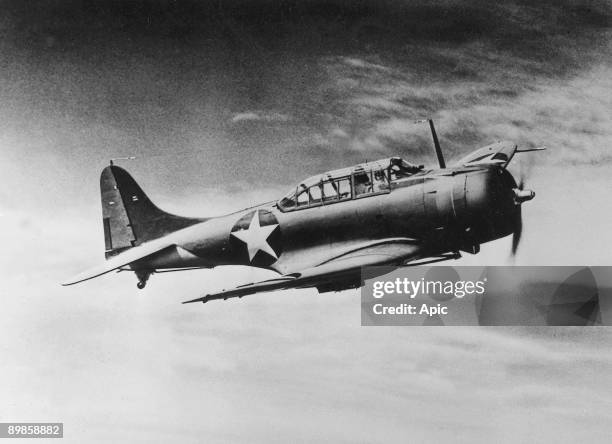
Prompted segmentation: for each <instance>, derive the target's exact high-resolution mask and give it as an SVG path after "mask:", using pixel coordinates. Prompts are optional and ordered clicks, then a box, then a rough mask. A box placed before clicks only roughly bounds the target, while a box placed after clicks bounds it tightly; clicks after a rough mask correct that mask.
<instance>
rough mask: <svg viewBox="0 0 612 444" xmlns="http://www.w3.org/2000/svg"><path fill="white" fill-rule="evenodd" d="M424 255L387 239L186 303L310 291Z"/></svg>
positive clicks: (413, 245)
mask: <svg viewBox="0 0 612 444" xmlns="http://www.w3.org/2000/svg"><path fill="white" fill-rule="evenodd" d="M420 252H421V245H420V243H419V242H418V241H416V240H414V239H408V238H393V239H386V240H383V241H380V242H377V243H375V244H369V245H368V246H365V247H361V248H358V249H355V250H352V251H349V252H345V253H343V254H342V255H339V256H336V257H334V258H332V259H330V260H328V261H325V262H323V263H322V264H319V265H317V266H316V267H312V268H307V269H305V270H302V271H300V272H296V273H289V274H285V275H280V276H279V277H277V278H273V279H268V280H265V281H260V282H253V283H250V284H245V285H240V286H238V287H235V288H231V289H228V290H223V291H220V292H218V293H210V294H207V295H205V296H202V297H200V298H197V299H193V300H190V301H185V302H183V304H189V303H193V302H202V303H206V302H208V301H212V300H215V299H229V298H235V297H239V298H240V297H243V296H247V295H250V294H254V293H260V292H267V291H274V290H287V289H290V288H308V287H314V286H316V284H320V283H325V282H328V281H333V280H337V279H339V278H343V277H347V276H354V275H357V274H358V273H361V268H362V267H367V266H377V265H401V264H402V263H403V262H405V261H406V260H410V259H414V258H416V257H417V256H418V255H419V254H420Z"/></svg>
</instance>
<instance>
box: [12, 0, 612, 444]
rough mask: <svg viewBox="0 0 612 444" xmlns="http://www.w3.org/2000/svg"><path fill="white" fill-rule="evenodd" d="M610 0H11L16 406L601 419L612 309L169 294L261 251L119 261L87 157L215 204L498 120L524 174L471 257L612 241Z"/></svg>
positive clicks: (495, 133)
mask: <svg viewBox="0 0 612 444" xmlns="http://www.w3.org/2000/svg"><path fill="white" fill-rule="evenodd" d="M611 24H612V3H610V2H609V1H589V2H587V1H580V0H562V1H540V2H533V3H532V2H527V1H519V0H514V1H507V2H496V3H495V4H491V3H490V2H485V1H473V2H467V1H466V2H463V1H461V2H460V1H456V0H439V1H433V2H432V1H408V0H406V1H399V0H388V1H357V2H342V1H331V2H321V1H314V0H307V1H300V2H298V1H297V0H295V1H283V2H276V1H271V0H269V1H264V0H260V1H251V2H247V1H229V2H188V1H186V2H175V1H155V2H154V1H149V2H146V1H136V2H127V3H126V2H106V1H105V2H102V1H98V2H77V1H53V2H42V1H41V2H32V3H28V4H27V5H26V4H23V3H22V2H17V1H4V2H3V14H2V17H0V152H1V153H2V159H3V160H2V162H0V177H2V178H3V181H4V183H5V186H4V187H2V188H1V189H0V241H1V242H2V247H3V251H4V252H3V254H2V255H1V256H0V270H1V271H0V273H1V277H2V286H3V291H2V298H3V305H2V309H1V310H0V354H1V356H2V359H1V360H0V376H1V378H0V399H1V400H2V401H1V402H0V420H1V421H9V420H14V421H58V422H60V421H61V422H64V423H65V437H66V438H65V440H67V441H68V442H83V441H92V442H101V441H105V442H107V441H109V440H115V441H116V440H122V441H130V442H168V441H170V440H176V441H178V440H180V441H181V442H199V441H202V440H206V441H211V442H219V441H222V442H239V441H241V442H244V441H245V440H248V441H251V442H270V441H278V442H286V441H287V440H292V441H293V440H300V441H307V442H312V441H315V440H317V441H321V440H326V441H337V442H354V441H363V442H400V441H402V442H405V441H406V440H407V439H411V440H419V441H440V440H450V439H453V440H459V441H466V442H467V441H470V442H480V441H486V442H490V441H491V440H495V441H499V442H516V441H517V440H522V441H527V440H529V441H549V440H551V439H552V438H555V439H556V440H560V441H567V442H575V441H577V440H581V441H582V440H593V441H596V442H597V441H604V440H605V439H606V438H607V437H608V436H610V433H612V430H611V429H612V426H611V425H610V423H609V421H607V417H606V413H607V412H608V411H609V409H610V407H612V397H610V395H609V392H610V390H609V387H610V386H611V384H612V379H611V376H610V375H612V371H611V370H612V362H611V359H612V358H611V356H612V353H610V352H611V351H612V350H611V347H610V345H609V344H610V342H611V339H612V337H611V336H612V335H611V334H610V332H609V330H608V329H607V328H591V329H580V328H541V329H533V328H519V327H517V328H450V327H448V328H435V329H434V328H415V327H411V328H408V327H388V328H387V327H380V328H372V327H368V328H366V327H361V326H360V304H359V293H358V292H357V291H345V292H341V293H327V294H322V295H318V294H317V293H316V291H314V290H299V291H287V292H277V293H269V294H261V295H255V296H250V297H248V298H244V299H242V300H239V301H238V300H229V301H226V302H223V301H217V302H212V303H209V304H206V305H204V306H193V305H181V304H180V302H181V301H183V300H187V299H193V298H195V297H198V296H200V295H201V294H203V293H205V292H208V291H214V290H216V289H220V288H222V287H224V286H226V285H227V284H228V282H231V283H235V284H239V283H244V282H250V281H252V280H253V279H259V278H264V277H267V276H269V274H268V272H265V271H252V270H248V269H246V268H239V267H230V268H229V269H217V270H202V271H186V272H181V273H172V274H158V275H154V276H153V277H152V278H151V280H150V281H149V283H148V285H147V288H146V289H145V290H143V291H138V290H137V289H136V286H135V284H136V279H135V277H134V276H132V275H129V274H127V273H120V274H112V275H107V276H104V277H101V278H99V279H96V280H93V281H90V282H87V283H84V284H82V285H79V286H74V287H69V288H63V287H60V285H59V283H60V282H62V281H64V280H65V279H66V278H67V277H70V276H72V275H73V274H75V273H77V272H79V271H82V270H83V269H85V268H88V267H89V266H92V265H96V264H98V263H99V262H100V261H102V260H103V245H104V244H103V233H102V228H101V221H100V217H101V210H100V202H99V199H100V197H99V174H100V172H101V170H102V169H103V168H104V166H105V165H107V164H108V161H109V159H111V158H113V157H121V156H136V158H137V159H136V160H134V161H119V162H118V163H120V164H121V165H122V166H124V167H125V168H127V169H128V170H129V171H130V172H131V173H132V174H133V176H134V177H135V178H136V180H137V181H138V182H139V184H140V185H141V186H142V187H143V189H144V190H145V191H146V192H147V194H148V195H149V196H150V197H151V198H152V200H153V201H154V202H156V204H158V205H159V206H160V207H162V208H163V209H165V210H168V211H171V212H175V213H178V214H185V215H197V216H214V215H219V214H223V213H226V212H230V211H234V210H237V209H240V208H243V207H246V206H249V205H252V204H255V203H259V202H265V201H268V200H271V199H275V198H277V197H280V196H282V195H283V194H284V192H285V191H286V190H287V189H289V188H290V187H291V186H293V185H295V183H296V182H297V181H298V180H300V179H301V178H304V177H306V176H309V175H312V174H316V173H320V172H322V171H325V170H329V169H335V168H340V167H344V166H348V165H352V164H355V163H358V162H361V161H364V160H372V159H376V158H381V157H388V156H392V155H399V156H402V157H404V158H406V159H407V160H409V161H412V162H415V163H425V164H426V165H433V164H434V162H435V157H434V154H433V150H432V147H431V140H430V134H429V132H428V128H427V127H426V126H423V125H420V124H414V123H413V122H414V120H416V119H422V118H428V117H431V118H433V119H434V120H435V122H436V128H437V130H438V135H439V137H440V141H441V144H442V146H443V149H444V152H445V153H446V156H447V158H448V159H449V160H450V161H451V162H452V160H454V159H455V160H456V159H458V158H460V157H461V156H463V155H465V154H467V153H469V152H470V151H471V150H473V149H476V148H478V147H479V146H483V145H486V144H488V143H491V142H494V141H496V140H500V139H510V140H514V141H516V142H517V143H518V144H519V145H520V146H522V147H536V146H542V145H545V146H547V151H546V152H544V153H536V154H523V155H520V156H523V157H519V155H517V158H516V159H515V160H513V162H512V164H511V166H510V169H511V170H512V172H513V173H515V174H516V175H517V176H519V175H524V176H525V178H526V183H527V185H528V186H529V187H530V188H533V189H534V190H535V191H536V194H537V195H536V198H535V199H534V200H533V201H531V202H528V203H527V204H525V206H524V208H523V214H524V233H523V239H522V243H521V246H520V248H519V250H518V254H517V256H516V257H515V258H514V259H511V258H510V257H509V252H510V239H502V240H500V241H497V242H494V243H491V244H487V245H484V246H483V247H482V251H481V253H480V254H479V255H476V256H468V257H466V258H464V259H462V260H461V261H460V262H457V263H456V264H465V265H483V264H500V265H501V264H509V263H514V264H517V265H609V264H610V259H609V258H610V253H609V249H608V248H607V245H610V243H611V241H612V234H611V231H610V230H609V225H610V222H611V219H612V212H611V211H610V206H609V201H610V199H609V190H610V189H611V187H610V185H612V179H610V174H609V172H610V167H611V166H612V156H611V155H610V151H609V147H610V145H611V142H612V114H611V113H610V109H611V107H612V95H611V93H610V91H612V80H611V79H612V66H611V64H612V63H611V60H612V59H611V57H610V56H611V55H612V48H611V42H612V39H611V37H612V33H611Z"/></svg>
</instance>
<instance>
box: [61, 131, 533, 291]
mask: <svg viewBox="0 0 612 444" xmlns="http://www.w3.org/2000/svg"><path fill="white" fill-rule="evenodd" d="M428 122H429V125H430V129H431V133H432V137H433V142H434V148H435V152H436V155H437V158H438V163H439V168H436V169H426V168H425V167H424V166H423V165H413V164H411V163H409V162H407V161H405V160H403V159H401V158H399V157H392V158H387V159H382V160H377V161H374V162H366V163H363V164H360V165H356V166H353V167H349V168H343V169H338V170H334V171H328V172H326V173H323V174H318V175H316V176H312V177H310V178H308V179H306V180H304V181H302V182H300V183H299V184H297V185H296V186H294V187H292V188H291V189H290V190H289V192H288V193H287V194H286V195H285V196H284V197H282V198H280V199H279V200H278V201H274V202H268V203H264V204H261V205H257V206H254V207H251V208H246V209H243V210H240V211H237V212H235V213H231V214H228V215H225V216H220V217H212V218H192V217H181V216H176V215H174V214H169V213H166V212H164V211H162V210H160V209H159V208H158V207H157V206H156V205H155V204H153V202H151V200H150V199H149V198H148V197H147V195H146V194H145V193H144V192H143V191H142V189H141V188H140V187H139V186H138V184H137V183H136V182H135V181H134V179H133V178H132V176H130V174H129V173H128V172H127V171H126V170H124V169H123V168H120V167H119V166H116V165H114V164H113V162H112V161H111V164H110V165H109V166H107V167H106V168H104V170H103V171H102V175H101V178H100V187H101V193H102V213H103V219H102V222H103V227H104V239H105V244H106V253H105V254H106V259H107V260H106V262H105V263H103V264H102V265H100V266H98V267H95V268H93V269H91V270H88V271H85V272H84V273H81V274H79V275H78V276H75V277H74V278H73V279H71V280H70V281H68V282H66V283H64V284H63V285H72V284H76V283H78V282H82V281H85V280H88V279H92V278H94V277H97V276H100V275H103V274H105V273H109V272H111V271H114V270H118V271H125V270H131V271H133V272H135V273H136V276H137V278H138V288H144V286H145V284H146V282H147V280H148V278H149V276H150V275H151V274H152V273H154V272H162V271H178V270H182V269H191V268H213V267H217V266H220V265H247V266H252V267H261V268H266V269H270V270H273V271H275V272H277V273H278V276H277V277H275V278H273V279H268V280H264V281H260V282H254V283H250V284H246V285H240V286H237V287H234V288H229V289H226V290H223V291H220V292H216V293H209V294H206V295H204V296H202V297H199V298H197V299H194V300H191V301H186V303H189V302H207V301H210V300H213V299H228V298H233V297H239V298H240V297H243V296H246V295H249V294H254V293H258V292H264V291H272V290H281V289H289V288H308V287H315V288H316V289H317V290H318V291H319V292H321V293H323V292H329V291H341V290H345V289H350V288H358V287H360V286H361V285H362V284H363V280H362V276H361V270H362V268H363V267H367V266H376V265H388V266H398V267H399V266H403V265H415V264H417V265H418V264H424V263H430V262H436V261H442V260H449V259H457V258H459V257H461V253H460V252H461V251H463V252H468V253H471V254H476V253H478V252H479V250H480V245H481V244H482V243H485V242H489V241H492V240H495V239H499V238H502V237H505V236H508V235H510V234H512V235H513V247H512V249H513V252H514V251H516V248H517V247H518V242H519V240H520V236H521V230H522V222H521V204H522V203H523V202H525V201H528V200H531V199H533V197H534V196H535V193H534V192H533V191H531V190H527V189H523V185H522V183H519V184H517V182H516V181H515V179H514V178H513V177H512V175H511V174H510V173H509V172H508V171H507V169H506V167H507V165H508V163H509V162H510V160H511V159H512V157H513V156H514V155H515V153H519V152H526V151H534V150H539V149H542V148H533V149H522V150H519V149H517V145H516V144H514V143H512V142H507V141H504V142H497V143H494V144H492V145H488V146H486V147H484V148H480V149H478V150H476V151H474V152H472V153H471V154H469V155H468V156H466V157H464V158H463V159H461V160H460V161H459V162H458V163H457V164H456V165H454V166H451V167H448V168H447V167H446V164H445V160H444V157H443V154H442V150H441V148H440V143H439V141H438V138H437V135H436V131H435V127H434V124H433V121H431V120H428ZM521 182H522V181H521Z"/></svg>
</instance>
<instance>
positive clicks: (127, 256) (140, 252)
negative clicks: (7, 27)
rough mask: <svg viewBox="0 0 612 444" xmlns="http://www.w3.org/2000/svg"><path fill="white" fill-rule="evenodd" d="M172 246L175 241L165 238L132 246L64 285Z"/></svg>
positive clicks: (116, 267) (108, 271) (117, 267)
mask: <svg viewBox="0 0 612 444" xmlns="http://www.w3.org/2000/svg"><path fill="white" fill-rule="evenodd" d="M171 247H174V243H173V242H170V241H168V240H165V239H163V238H162V239H159V240H155V241H151V242H147V243H144V244H142V245H140V246H138V247H134V248H130V249H129V250H126V251H124V252H123V253H120V254H118V255H116V256H113V257H111V258H110V259H108V260H107V261H106V262H104V263H103V264H100V265H98V266H96V267H93V268H90V269H89V270H86V271H84V272H82V273H79V274H78V275H76V276H74V277H72V278H71V279H69V280H68V281H66V282H64V283H63V284H62V285H64V286H66V285H74V284H78V283H79V282H83V281H87V280H89V279H93V278H95V277H98V276H101V275H103V274H106V273H110V272H111V271H113V270H117V269H119V268H121V267H125V266H127V265H130V264H132V263H134V262H136V261H139V260H142V259H145V258H147V257H149V256H151V255H153V254H155V253H159V252H160V251H162V250H165V249H167V248H171Z"/></svg>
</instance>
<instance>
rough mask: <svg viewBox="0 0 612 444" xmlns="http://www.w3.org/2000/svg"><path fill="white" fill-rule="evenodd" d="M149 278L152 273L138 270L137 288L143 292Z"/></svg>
mask: <svg viewBox="0 0 612 444" xmlns="http://www.w3.org/2000/svg"><path fill="white" fill-rule="evenodd" d="M149 276H151V272H149V271H144V270H138V271H136V277H137V278H138V283H137V284H136V286H137V287H138V288H139V289H140V290H142V289H143V288H145V286H146V285H147V281H148V280H149Z"/></svg>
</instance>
